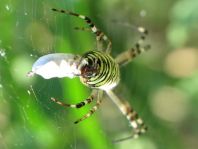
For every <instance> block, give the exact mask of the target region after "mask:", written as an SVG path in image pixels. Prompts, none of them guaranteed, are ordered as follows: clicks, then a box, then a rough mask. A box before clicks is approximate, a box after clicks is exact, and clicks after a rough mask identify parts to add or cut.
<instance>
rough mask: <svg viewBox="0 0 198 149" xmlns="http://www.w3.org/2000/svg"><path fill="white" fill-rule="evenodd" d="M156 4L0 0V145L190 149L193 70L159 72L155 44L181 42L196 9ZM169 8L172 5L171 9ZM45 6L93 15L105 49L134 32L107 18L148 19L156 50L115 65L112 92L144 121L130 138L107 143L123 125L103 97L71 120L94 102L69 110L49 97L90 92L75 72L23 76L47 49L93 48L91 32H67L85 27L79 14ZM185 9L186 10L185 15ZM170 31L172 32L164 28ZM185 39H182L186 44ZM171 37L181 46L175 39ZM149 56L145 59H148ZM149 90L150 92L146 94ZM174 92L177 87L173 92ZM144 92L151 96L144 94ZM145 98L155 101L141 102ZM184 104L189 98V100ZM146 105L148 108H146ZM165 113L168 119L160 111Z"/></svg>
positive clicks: (12, 148)
mask: <svg viewBox="0 0 198 149" xmlns="http://www.w3.org/2000/svg"><path fill="white" fill-rule="evenodd" d="M156 3H157V2H156V1H153V2H151V1H149V2H147V1H145V0H134V1H133V5H132V2H131V1H130V0H125V1H118V0H111V1H104V0H101V1H89V0H60V1H57V0H42V1H40V0H29V1H27V0H17V1H12V0H1V1H0V32H1V33H0V148H1V149H18V148H19V149H23V148H24V149H26V148H29V149H31V148H32V149H35V148H47V149H48V148H60V149H81V148H82V149H85V148H86V149H101V148H102V149H114V148H115V149H126V148H133V149H144V148H146V149H156V148H160V149H161V148H162V149H163V148H166V147H168V148H169V149H175V148H181V149H182V148H185V147H187V148H188V149H189V148H191V149H194V147H196V146H197V134H198V133H197V125H195V124H197V107H196V106H195V105H197V104H195V103H196V102H197V76H196V74H195V75H194V76H191V77H190V78H186V79H180V78H177V79H173V78H171V77H170V76H168V74H166V73H164V72H163V71H162V65H161V64H162V63H164V59H165V58H166V57H165V56H164V55H166V54H164V53H167V51H162V50H161V51H160V50H159V49H168V48H170V47H177V46H178V47H182V46H183V45H184V43H185V40H187V36H185V35H186V34H187V31H189V32H190V29H191V28H193V32H194V30H196V29H197V26H196V25H194V24H196V23H197V22H196V21H197V8H196V5H194V3H197V2H196V0H191V1H189V2H188V3H187V4H188V5H186V4H185V0H182V1H181V3H178V5H176V4H177V3H176V2H175V1H173V2H169V1H168V2H166V1H164V2H162V1H159V3H160V4H159V5H162V4H161V3H163V4H164V5H163V7H162V8H161V9H162V11H159V10H157V9H159V6H158V5H157V4H158V3H157V4H156ZM175 3H176V4H175ZM182 3H183V5H185V6H188V7H189V8H188V9H185V10H191V11H183V9H182V7H181V5H182ZM143 4H145V5H143ZM191 5H192V7H191ZM154 6H155V7H154ZM174 6H175V8H172V7H174ZM144 7H147V8H150V10H149V11H150V14H149V15H151V13H153V14H152V15H153V16H149V17H150V18H149V20H148V18H147V17H145V16H146V13H147V11H146V10H145V9H144ZM180 7H181V8H180ZM51 8H61V9H68V10H71V11H74V12H77V13H80V14H81V12H82V14H86V15H87V16H90V17H91V18H97V19H99V20H100V21H99V20H97V19H93V22H95V23H96V24H97V25H98V27H99V28H101V30H102V31H103V30H104V32H105V33H107V35H109V36H110V37H112V41H113V55H114V54H118V53H120V52H121V51H123V50H124V49H127V48H128V47H130V46H131V44H132V43H135V42H134V41H136V39H135V38H136V37H135V38H134V36H136V35H135V33H134V32H133V31H132V32H131V30H130V29H129V28H128V29H126V28H125V26H126V25H125V26H124V25H120V24H119V23H118V24H117V25H116V24H114V23H112V21H111V20H110V18H112V20H113V19H115V20H118V22H119V21H120V20H121V21H120V22H126V23H127V25H128V23H129V24H130V23H131V22H135V23H134V24H135V25H136V24H142V22H152V23H150V24H152V25H151V28H153V30H156V31H155V32H154V33H153V34H155V35H154V36H156V37H152V38H154V41H151V40H150V41H151V45H158V47H157V48H156V47H154V48H153V49H155V48H156V49H157V50H153V51H157V52H151V54H152V56H151V57H150V59H149V58H148V59H146V60H143V59H144V58H145V57H144V58H140V59H139V58H138V59H139V60H137V61H135V62H134V63H133V66H132V65H130V66H127V67H124V68H122V70H121V71H122V76H121V79H122V82H121V85H120V87H118V88H117V89H116V93H117V94H118V95H119V96H120V97H121V98H123V99H126V100H128V101H129V102H130V103H131V104H132V105H133V108H134V109H135V110H136V111H138V112H139V111H140V113H139V115H140V116H141V117H143V118H145V119H144V121H145V122H146V124H147V125H149V132H148V135H146V136H145V137H144V136H143V137H141V138H140V139H138V140H133V141H132V140H130V141H125V142H123V143H120V144H112V140H114V139H116V138H122V137H125V136H127V135H129V134H130V132H131V128H130V127H129V125H128V122H127V120H126V118H125V117H123V115H122V114H121V113H120V111H119V110H118V108H117V107H116V106H115V105H114V104H113V103H112V101H111V100H109V99H107V98H106V97H104V99H103V103H102V106H101V108H100V109H99V110H98V111H97V112H96V113H95V114H94V115H93V116H91V117H90V118H88V119H87V120H85V121H83V122H81V123H80V124H78V125H74V124H73V122H74V121H75V120H77V119H78V118H80V117H81V116H82V115H84V114H85V113H87V112H88V110H89V109H90V108H91V107H92V106H93V105H94V103H93V104H92V105H87V106H86V107H84V108H82V109H71V108H63V107H60V106H59V105H57V104H56V103H53V102H52V101H51V100H50V98H51V97H54V98H57V99H60V100H62V101H64V102H68V103H77V102H79V101H82V100H83V99H85V98H86V97H88V96H89V94H90V92H91V90H90V89H88V88H86V87H85V86H83V85H82V84H81V83H80V81H79V79H78V78H75V79H69V78H63V79H50V80H45V79H43V78H41V77H39V76H34V77H33V78H28V77H26V74H27V72H28V71H30V70H31V67H32V64H33V63H34V62H35V60H36V59H37V58H39V57H40V56H42V55H45V54H48V53H53V52H62V53H72V54H82V53H84V52H85V51H88V50H91V49H95V48H96V42H95V39H94V36H93V35H92V34H90V33H89V32H81V31H75V30H74V28H75V27H85V26H86V24H85V23H84V22H83V21H82V20H79V19H77V18H73V17H70V16H67V15H63V14H58V13H54V12H52V11H51ZM142 8H143V9H142ZM169 8H172V9H173V10H174V11H175V12H173V13H171V14H175V15H174V17H175V18H177V19H175V18H174V17H172V16H171V17H170V18H171V19H172V20H173V21H171V22H172V23H173V24H172V25H170V26H171V27H173V28H174V29H171V27H170V28H168V27H169V26H168V24H169V23H170V20H171V19H170V18H169V17H167V16H166V15H167V10H168V9H169ZM193 9H195V10H196V11H195V13H193ZM99 12H100V13H99ZM131 12H133V13H131ZM156 12H157V13H156ZM188 12H189V13H188ZM162 13H163V14H162ZM183 13H184V14H183ZM185 13H186V14H185ZM157 14H159V15H157ZM189 14H190V16H188V15H189ZM191 14H192V15H191ZM160 15H162V16H160ZM134 18H136V19H134ZM142 18H143V19H142ZM165 18H167V20H168V21H167V20H166V21H167V22H166V21H164V20H163V19H165ZM173 18H174V19H173ZM169 19H170V20H169ZM185 19H186V20H185ZM101 20H102V21H101ZM144 20H146V21H144ZM156 20H157V22H156ZM158 21H159V22H158ZM163 21H164V22H163ZM174 21H175V22H176V21H178V22H179V21H181V22H182V23H183V22H188V23H189V24H187V23H185V25H183V24H182V23H181V22H180V23H181V24H182V26H179V27H178V22H176V23H175V24H176V25H175V24H174ZM193 21H194V22H193ZM103 23H104V24H105V25H103ZM123 24H124V23H123ZM185 27H186V28H185ZM179 29H180V31H181V32H180V31H179ZM165 30H168V32H170V33H169V34H168V35H167V36H168V37H167V38H168V40H171V39H173V41H170V43H169V44H168V43H166V44H167V45H166V44H164V42H165V41H164V31H165ZM172 30H173V32H171V31H172ZM191 31H192V30H191ZM178 33H180V34H178ZM175 34H176V35H177V36H176V37H175ZM189 34H190V33H189ZM179 35H181V37H180V38H178V36H179ZM137 36H138V35H137ZM169 36H170V37H169ZM159 37H160V38H159ZM128 38H129V39H128ZM169 38H170V39H169ZM192 39H194V40H195V41H194V40H192ZM196 39H197V35H194V34H193V37H192V38H191V39H189V41H190V43H193V44H195V47H196V43H197V41H196ZM126 40H127V41H126ZM150 41H149V42H150ZM189 41H188V42H189ZM188 42H187V41H186V43H188ZM178 43H179V44H181V45H177V44H178ZM176 45H177V46H176ZM166 46H167V47H166ZM195 51H196V50H194V52H195ZM196 54H197V53H196ZM196 54H193V55H196ZM159 55H160V56H159ZM162 55H163V56H162ZM185 56H186V55H185ZM187 56H188V55H187ZM175 59H177V58H175ZM182 60H183V58H182ZM149 62H150V63H153V64H152V65H150V63H149ZM170 66H172V63H171V65H170ZM182 68H183V67H182ZM167 80H168V81H167ZM178 80H179V83H178V82H177V81H178ZM167 82H171V83H170V84H171V85H172V86H173V87H167V86H165V85H166V83H167ZM164 86H165V87H164ZM158 88H159V90H158ZM179 89H181V90H179ZM156 90H157V91H156ZM149 91H150V92H151V93H153V94H154V93H156V94H154V95H153V94H152V95H150V94H149ZM181 91H183V92H182V93H181ZM157 93H158V94H157ZM170 93H171V94H170ZM149 95H150V96H152V97H148V96H149ZM162 95H163V96H162ZM168 95H169V96H168ZM171 95H174V96H171ZM161 97H163V98H161ZM164 97H168V99H169V100H168V99H167V98H166V99H165V100H166V101H167V102H160V103H158V102H159V100H158V99H159V98H160V99H164ZM179 97H181V98H179ZM184 97H189V99H192V101H191V100H188V101H187V100H186V98H184ZM149 98H152V99H153V98H154V99H155V100H154V101H149ZM172 99H174V100H172ZM175 99H176V100H175ZM150 100H151V99H150ZM157 101H158V102H157ZM162 101H164V100H162ZM173 101H176V102H175V103H174V102H173ZM152 102H153V103H152ZM162 103H163V104H162ZM164 103H166V104H164ZM167 103H172V104H167ZM178 103H179V104H178ZM189 103H191V105H190V106H189ZM149 104H150V105H151V108H149ZM155 104H156V105H157V106H156V105H155ZM162 105H168V106H169V105H170V106H171V107H172V109H174V110H172V111H171V108H167V109H168V110H167V109H160V107H161V106H162ZM152 106H155V107H152ZM158 106H159V107H158ZM162 107H163V106H162ZM173 107H174V108H173ZM178 107H179V108H178ZM188 107H190V108H191V109H190V108H189V109H190V110H191V113H190V112H189V111H190V110H189V109H188ZM178 109H179V110H178ZM155 110H156V111H155ZM169 110H170V111H171V112H175V111H176V110H178V111H176V114H177V113H179V116H178V115H174V113H173V114H172V113H171V114H170V112H169ZM167 111H168V112H169V115H168V116H169V117H167V115H165V114H166V112H167ZM188 112H189V113H190V114H189V113H188ZM154 115H156V117H155V116H154ZM163 116H164V117H163ZM163 118H164V119H163ZM168 118H169V119H168ZM171 118H172V119H171ZM171 120H172V121H171ZM173 120H174V121H173ZM176 120H177V121H176ZM191 122H194V123H195V124H194V123H191ZM173 130H174V131H173ZM183 140H185V141H183Z"/></svg>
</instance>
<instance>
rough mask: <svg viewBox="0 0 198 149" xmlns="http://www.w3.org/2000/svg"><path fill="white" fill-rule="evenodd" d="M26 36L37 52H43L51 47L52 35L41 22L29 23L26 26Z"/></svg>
mask: <svg viewBox="0 0 198 149" xmlns="http://www.w3.org/2000/svg"><path fill="white" fill-rule="evenodd" d="M26 36H27V38H28V39H29V41H30V42H31V43H32V46H33V47H34V49H37V50H39V51H38V52H40V53H42V54H43V53H44V52H45V53H46V51H47V52H49V51H50V50H51V49H52V46H53V35H52V34H51V32H50V31H49V30H48V29H47V28H46V27H45V26H44V25H43V24H42V23H39V22H33V23H30V24H29V25H28V26H27V28H26Z"/></svg>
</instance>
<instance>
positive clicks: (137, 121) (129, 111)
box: [106, 90, 147, 143]
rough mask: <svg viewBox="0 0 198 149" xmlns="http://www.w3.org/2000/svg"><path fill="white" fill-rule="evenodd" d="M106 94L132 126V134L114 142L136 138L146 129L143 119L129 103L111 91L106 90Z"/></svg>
mask: <svg viewBox="0 0 198 149" xmlns="http://www.w3.org/2000/svg"><path fill="white" fill-rule="evenodd" d="M106 93H107V95H108V96H109V97H110V98H111V99H112V101H113V102H114V103H115V104H116V105H117V107H118V108H119V109H120V111H121V112H122V114H123V115H125V116H126V118H127V119H128V121H129V123H130V125H131V127H132V128H133V134H131V135H130V136H128V137H125V138H122V139H119V140H116V141H114V143H117V142H120V141H124V140H128V139H131V138H134V139H135V138H138V137H139V136H140V135H141V134H143V133H145V132H146V131H147V127H146V126H145V124H144V122H143V120H142V119H141V118H140V117H139V116H138V114H137V112H136V111H134V110H133V108H132V107H131V106H130V105H129V103H128V102H127V101H121V100H120V99H119V98H118V96H116V95H115V94H114V92H113V91H111V90H108V91H106Z"/></svg>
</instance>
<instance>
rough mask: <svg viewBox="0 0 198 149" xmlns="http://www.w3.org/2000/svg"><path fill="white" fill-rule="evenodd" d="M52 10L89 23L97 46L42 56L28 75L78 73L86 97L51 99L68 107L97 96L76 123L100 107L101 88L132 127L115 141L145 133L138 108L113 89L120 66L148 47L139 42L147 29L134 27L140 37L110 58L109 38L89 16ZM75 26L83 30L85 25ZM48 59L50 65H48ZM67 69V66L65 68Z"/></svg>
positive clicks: (88, 102)
mask: <svg viewBox="0 0 198 149" xmlns="http://www.w3.org/2000/svg"><path fill="white" fill-rule="evenodd" d="M52 10H53V11H56V12H60V13H64V14H68V15H71V16H75V17H78V18H80V19H82V20H84V21H85V22H86V23H87V24H88V26H89V29H88V30H89V31H91V32H92V33H93V34H95V36H96V41H97V50H93V51H88V52H86V53H85V54H83V55H82V56H79V55H72V54H60V53H59V54H58V53H55V54H49V55H47V56H43V57H41V58H39V59H38V60H37V62H36V63H35V64H34V65H33V68H32V71H31V72H30V73H29V74H28V75H29V76H31V75H32V74H34V73H37V74H39V75H41V76H43V77H44V78H47V79H49V78H52V77H65V76H67V77H71V78H72V77H76V76H77V77H80V80H81V82H82V83H83V84H84V85H86V86H88V87H89V88H91V89H93V91H92V93H91V95H90V96H89V97H88V98H87V99H85V100H84V101H82V102H80V103H77V104H68V103H63V102H61V101H60V100H57V99H56V98H51V100H52V101H54V102H55V103H57V104H59V105H61V106H64V107H71V108H82V107H83V106H85V105H87V104H90V103H91V102H92V101H94V100H96V104H95V106H93V107H92V108H91V109H90V111H89V112H88V113H87V114H85V115H84V116H83V117H82V118H80V119H78V120H77V121H75V122H74V123H75V124H77V123H79V122H81V121H83V120H85V119H86V118H88V117H90V116H91V115H92V114H93V113H94V112H95V111H96V110H97V109H98V108H99V106H100V105H101V103H102V98H101V97H100V96H98V95H101V94H102V93H103V92H104V93H106V94H107V95H108V96H109V98H110V99H111V100H112V101H113V102H114V103H115V104H116V105H117V107H118V108H119V109H120V111H121V112H122V114H123V115H124V116H126V118H127V119H128V121H129V123H130V125H131V127H132V128H133V133H132V135H130V136H128V137H126V138H123V139H119V140H117V142H118V141H122V140H126V139H129V138H137V137H138V136H139V135H141V134H143V133H145V132H146V130H147V127H146V126H145V124H144V122H143V120H142V119H141V118H140V117H139V116H138V114H137V112H135V111H134V109H133V108H132V107H131V106H130V105H129V103H128V102H127V101H123V100H120V99H119V98H118V96H117V95H116V94H115V93H114V92H113V88H114V87H116V86H117V85H118V83H119V81H120V67H121V66H123V65H125V64H127V63H128V62H130V61H131V60H132V59H133V58H135V57H136V56H137V55H139V54H140V53H142V52H143V51H145V50H147V49H148V48H149V46H148V45H146V46H143V44H142V42H143V41H144V40H145V37H146V35H147V34H148V32H147V30H145V29H144V28H143V27H137V30H138V31H139V32H140V33H141V38H140V39H139V41H138V42H137V43H136V44H135V46H134V47H133V48H131V49H129V50H127V51H125V52H123V53H121V54H119V55H118V56H117V57H116V58H113V57H112V56H111V55H110V52H111V41H110V40H109V38H108V37H107V36H106V35H105V34H104V33H103V32H102V31H101V30H99V29H98V28H97V27H96V26H95V25H94V23H93V22H92V21H91V19H90V18H89V17H87V16H84V15H80V14H77V13H74V12H71V11H67V10H58V9H54V8H53V9H52ZM76 29H81V30H85V28H76ZM60 61H61V62H60ZM62 62H63V63H64V64H63V63H62ZM49 63H50V65H48V64H49ZM52 63H53V64H54V65H53V66H52V65H51V64H52ZM44 64H45V65H44ZM49 66H50V68H49ZM56 66H58V67H56ZM63 66H64V67H63ZM66 69H68V70H67V71H66ZM46 70H50V72H49V73H46ZM48 75H51V76H48Z"/></svg>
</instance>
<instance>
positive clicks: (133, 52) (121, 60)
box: [115, 27, 150, 66]
mask: <svg viewBox="0 0 198 149" xmlns="http://www.w3.org/2000/svg"><path fill="white" fill-rule="evenodd" d="M137 30H138V32H140V33H141V36H140V39H139V40H138V41H137V43H136V44H135V47H133V48H131V49H129V50H127V51H125V52H123V53H121V54H119V55H118V56H117V57H116V58H115V61H116V62H117V63H118V64H119V65H120V66H122V65H125V64H127V63H129V62H130V61H131V60H132V59H133V58H135V57H136V56H138V55H139V54H141V53H142V52H144V51H147V50H149V49H150V45H142V44H143V42H144V41H145V39H146V36H147V35H148V31H147V30H146V29H145V28H143V27H137Z"/></svg>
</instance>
